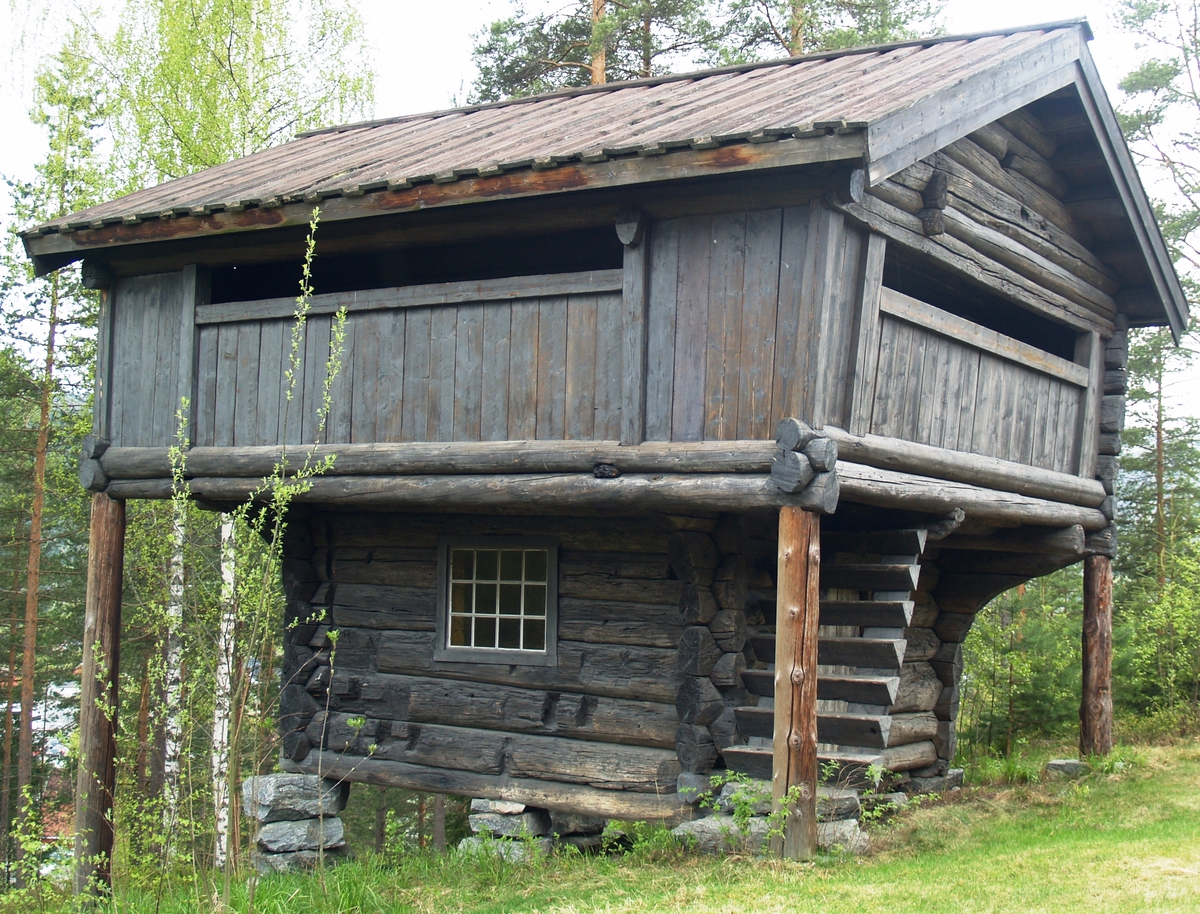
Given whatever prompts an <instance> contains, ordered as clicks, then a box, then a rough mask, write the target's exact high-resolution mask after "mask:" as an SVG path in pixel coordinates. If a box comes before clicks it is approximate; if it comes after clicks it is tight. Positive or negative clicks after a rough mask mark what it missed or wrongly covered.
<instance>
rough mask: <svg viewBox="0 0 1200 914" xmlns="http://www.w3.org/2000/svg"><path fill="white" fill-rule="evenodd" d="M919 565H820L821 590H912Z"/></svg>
mask: <svg viewBox="0 0 1200 914" xmlns="http://www.w3.org/2000/svg"><path fill="white" fill-rule="evenodd" d="M919 572H920V566H919V565H899V564H889V565H881V564H879V563H849V562H822V563H821V587H833V588H838V589H844V590H890V591H897V590H901V591H903V590H915V589H916V586H917V577H918V574H919Z"/></svg>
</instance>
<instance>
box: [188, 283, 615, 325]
mask: <svg viewBox="0 0 1200 914" xmlns="http://www.w3.org/2000/svg"><path fill="white" fill-rule="evenodd" d="M620 288H621V271H620V270H593V271H590V272H583V273H550V274H547V275H539V276H509V277H505V278H502V279H473V280H466V281H460V282H445V283H432V284H428V285H417V286H397V287H394V288H388V289H367V290H364V291H360V292H330V293H326V294H321V295H314V296H313V297H312V299H311V302H310V305H309V314H314V315H315V314H334V313H335V312H337V311H339V310H340V309H342V308H345V309H346V311H347V313H354V312H360V311H372V310H379V309H389V308H419V307H429V306H437V305H455V304H460V303H461V304H466V303H471V302H480V301H489V302H490V301H496V302H498V301H512V300H519V299H523V298H540V297H543V296H548V295H589V294H594V293H597V292H609V291H619V290H620ZM295 309H296V300H295V299H294V298H270V299H262V300H259V301H241V302H224V303H222V304H218V305H205V306H203V307H200V308H198V309H197V311H196V323H197V324H215V323H228V322H232V321H244V320H269V319H272V318H286V317H291V315H292V313H293V312H294V311H295Z"/></svg>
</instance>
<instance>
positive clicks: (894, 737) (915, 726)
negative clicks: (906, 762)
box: [887, 711, 938, 748]
mask: <svg viewBox="0 0 1200 914" xmlns="http://www.w3.org/2000/svg"><path fill="white" fill-rule="evenodd" d="M890 721H891V729H890V730H889V731H888V741H887V745H888V747H889V748H892V747H898V746H907V745H909V744H910V743H923V742H925V741H927V740H932V739H933V738H934V737H935V736H937V730H938V719H937V718H936V717H935V716H934V715H933V713H932V712H931V711H921V712H919V713H914V714H896V715H893V716H892V717H891V719H890Z"/></svg>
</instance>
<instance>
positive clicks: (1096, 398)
mask: <svg viewBox="0 0 1200 914" xmlns="http://www.w3.org/2000/svg"><path fill="white" fill-rule="evenodd" d="M1075 360H1076V361H1077V362H1079V364H1081V365H1084V366H1087V373H1088V386H1087V389H1086V390H1085V391H1084V392H1083V403H1082V407H1083V408H1082V409H1081V410H1079V426H1078V428H1076V430H1075V451H1076V453H1075V465H1076V466H1077V467H1078V469H1079V475H1080V476H1082V477H1083V478H1085V479H1090V478H1092V477H1093V476H1095V475H1096V459H1097V457H1098V456H1099V454H1100V404H1101V401H1102V400H1103V399H1104V342H1103V340H1101V339H1100V334H1098V333H1097V332H1096V331H1094V330H1093V331H1092V332H1090V333H1081V334H1079V336H1078V338H1077V340H1076V344H1075Z"/></svg>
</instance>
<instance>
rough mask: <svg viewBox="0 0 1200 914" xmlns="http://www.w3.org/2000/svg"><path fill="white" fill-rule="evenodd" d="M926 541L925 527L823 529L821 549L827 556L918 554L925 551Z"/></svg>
mask: <svg viewBox="0 0 1200 914" xmlns="http://www.w3.org/2000/svg"><path fill="white" fill-rule="evenodd" d="M925 541H926V532H925V530H924V529H923V528H913V529H908V530H870V531H857V530H847V531H838V530H823V531H821V551H822V552H823V553H824V554H825V555H826V556H832V555H833V554H834V553H838V552H853V553H859V554H862V553H876V554H881V555H913V556H917V555H920V554H921V553H922V552H924V551H925Z"/></svg>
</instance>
